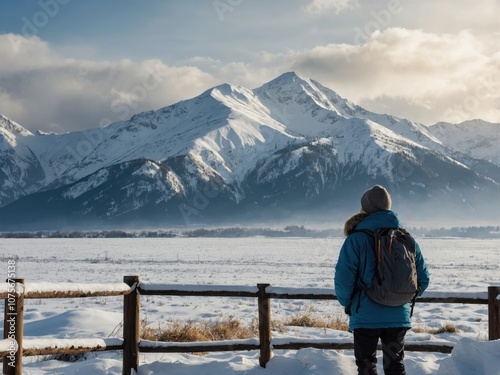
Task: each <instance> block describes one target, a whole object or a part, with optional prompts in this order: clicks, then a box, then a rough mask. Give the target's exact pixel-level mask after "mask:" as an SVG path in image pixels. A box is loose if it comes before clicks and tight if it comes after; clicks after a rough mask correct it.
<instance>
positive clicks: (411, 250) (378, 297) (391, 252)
mask: <svg viewBox="0 0 500 375" xmlns="http://www.w3.org/2000/svg"><path fill="white" fill-rule="evenodd" d="M355 232H363V233H366V234H368V235H369V236H371V237H372V238H373V240H374V246H373V249H374V251H375V258H376V262H377V266H376V268H375V276H374V277H373V280H372V283H371V285H370V286H369V287H368V288H364V290H365V292H366V295H367V296H368V297H370V298H371V299H372V300H373V301H375V302H377V303H380V304H381V305H386V306H402V305H404V304H406V303H409V302H411V313H412V314H413V307H414V305H415V300H416V298H417V295H418V292H419V291H420V287H419V285H418V281H417V268H416V264H415V240H414V239H413V237H412V236H411V235H410V234H409V233H408V232H407V231H406V230H404V229H402V228H381V229H377V230H375V231H370V230H367V229H361V230H356V231H355Z"/></svg>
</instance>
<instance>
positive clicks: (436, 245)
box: [0, 238, 500, 375]
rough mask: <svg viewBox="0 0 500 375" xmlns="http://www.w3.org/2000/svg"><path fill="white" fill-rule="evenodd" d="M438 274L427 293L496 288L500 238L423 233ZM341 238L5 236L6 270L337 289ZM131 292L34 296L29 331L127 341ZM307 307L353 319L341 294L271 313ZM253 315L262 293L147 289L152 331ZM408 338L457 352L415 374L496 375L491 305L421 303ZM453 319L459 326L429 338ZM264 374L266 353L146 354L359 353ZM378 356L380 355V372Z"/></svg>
mask: <svg viewBox="0 0 500 375" xmlns="http://www.w3.org/2000/svg"><path fill="white" fill-rule="evenodd" d="M418 241H419V243H420V246H421V249H422V253H423V254H424V257H425V258H426V261H427V265H428V267H429V271H430V273H431V285H430V287H429V291H434V292H437V291H439V292H442V291H445V292H457V293H462V292H480V293H484V292H486V291H487V287H488V285H490V284H499V283H500V272H499V271H500V240H475V239H424V238H422V239H419V240H418ZM342 242H343V239H341V238H331V239H305V238H298V239H293V238H243V239H214V238H186V239H183V238H167V239H148V238H140V239H0V256H2V262H3V263H4V265H5V267H4V268H5V270H4V273H5V277H4V278H6V275H7V264H8V261H9V260H15V261H16V274H17V277H24V278H25V279H26V282H52V283H61V282H74V283H119V282H121V281H122V280H123V276H126V275H138V276H140V277H141V280H142V281H144V282H149V283H162V284H200V285H203V284H214V285H231V286H255V285H256V284H257V283H270V284H271V285H273V286H279V287H293V288H296V287H301V288H333V270H334V265H335V262H336V259H337V257H338V252H339V249H340V246H341V244H342ZM122 308H123V297H96V298H82V299H54V300H48V299H40V300H36V299H29V300H26V301H25V328H24V333H25V337H30V338H35V337H42V336H43V337H47V338H91V337H92V338H97V337H101V338H102V337H121V331H120V330H119V325H120V322H121V320H122ZM304 312H305V313H309V314H312V315H317V316H319V317H338V318H340V319H345V320H347V317H346V316H345V315H343V312H342V309H341V308H340V306H339V304H338V302H336V301H301V300H295V301H293V300H272V301H271V313H272V317H273V319H276V318H278V319H279V318H283V317H285V316H290V315H297V314H301V313H304ZM230 315H232V316H235V317H236V318H238V319H240V320H243V321H248V322H250V321H251V320H252V319H254V318H256V317H257V306H256V299H252V298H220V297H173V296H143V297H142V307H141V317H142V318H145V319H147V322H148V324H149V325H150V326H152V327H157V326H158V325H161V324H165V323H166V322H168V321H172V320H183V321H184V320H188V319H209V320H210V319H212V320H216V319H219V318H223V317H227V316H230ZM413 322H414V329H417V330H418V331H419V332H415V331H413V330H412V331H409V332H408V334H407V341H408V342H410V341H411V342H415V341H429V342H452V343H456V347H455V349H454V352H453V353H452V354H451V355H449V354H439V353H422V352H409V351H407V352H406V358H405V363H406V365H407V372H408V374H409V375H422V374H441V375H447V374H450V375H451V374H458V375H471V374H485V375H486V374H488V375H499V374H500V341H495V342H485V341H486V340H487V338H488V308H487V305H461V304H425V303H417V305H416V307H415V313H414V316H413ZM447 324H451V325H453V326H455V327H456V328H457V329H458V332H457V333H453V334H452V333H444V334H435V335H434V334H431V333H428V332H426V331H429V330H430V329H433V328H439V327H442V326H444V325H447ZM273 335H274V336H273V337H290V336H293V337H300V338H302V339H304V338H321V339H325V338H351V334H349V333H348V332H341V331H334V330H329V329H326V330H325V329H312V328H298V327H287V329H286V332H285V333H278V332H273ZM274 354H275V356H274V358H272V359H271V361H270V362H269V363H268V365H267V368H266V369H263V368H261V367H260V366H259V363H258V352H227V353H212V354H207V355H204V356H198V355H189V354H141V358H140V368H139V374H196V375H208V374H221V375H225V374H250V375H253V374H261V375H265V374H269V375H275V374H289V375H306V374H308V375H309V374H318V375H319V374H331V375H337V374H342V375H344V374H354V373H356V370H355V365H354V359H353V353H352V351H349V350H346V351H335V350H318V349H302V350H299V351H276V352H275V353H274ZM121 363H122V354H121V352H106V353H90V354H88V355H87V356H86V359H85V360H81V361H79V362H62V361H55V360H51V359H50V358H48V357H44V358H41V357H37V358H25V362H24V371H23V373H25V374H37V375H38V374H76V373H79V374H121ZM381 363H382V360H381V358H380V357H379V364H380V368H379V372H380V373H383V371H382V369H381Z"/></svg>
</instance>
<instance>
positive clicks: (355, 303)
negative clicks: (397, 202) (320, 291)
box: [335, 211, 429, 331]
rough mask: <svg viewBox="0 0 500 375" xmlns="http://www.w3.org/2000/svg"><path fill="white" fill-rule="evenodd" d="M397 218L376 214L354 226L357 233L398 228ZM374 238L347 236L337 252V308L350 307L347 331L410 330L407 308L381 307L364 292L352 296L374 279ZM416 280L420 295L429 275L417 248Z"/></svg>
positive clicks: (387, 214)
mask: <svg viewBox="0 0 500 375" xmlns="http://www.w3.org/2000/svg"><path fill="white" fill-rule="evenodd" d="M399 227H400V223H399V219H398V216H397V215H396V214H395V213H394V212H392V211H377V212H375V213H373V214H371V215H369V216H367V217H365V218H364V219H363V220H361V221H360V222H359V223H358V224H357V225H356V229H357V230H359V229H368V230H375V229H377V228H399ZM373 246H374V243H373V238H372V237H371V236H369V235H368V234H366V233H362V232H357V233H353V234H351V235H349V236H348V237H347V238H346V240H345V241H344V244H343V245H342V248H341V249H340V254H339V259H338V261H337V265H336V267H335V293H336V295H337V298H338V300H339V302H340V304H341V305H342V306H344V307H346V306H349V305H350V306H351V315H350V320H349V330H350V331H353V330H355V329H356V328H396V327H404V328H411V317H410V310H411V307H410V304H409V303H407V304H406V305H403V306H384V305H381V304H378V303H376V302H374V301H372V300H371V299H370V298H369V297H368V296H367V295H366V294H365V292H364V291H363V290H361V291H360V292H358V293H356V295H354V296H353V292H354V288H355V287H357V289H358V290H359V289H363V288H364V287H369V286H370V284H371V282H372V279H373V276H374V275H375V267H376V259H375V252H374V250H373ZM416 266H417V279H418V283H419V285H420V287H421V291H420V295H421V294H422V293H423V292H424V291H425V289H426V288H427V286H428V285H429V272H428V271H427V267H426V265H425V261H424V259H423V257H422V253H421V252H420V248H419V246H418V244H416Z"/></svg>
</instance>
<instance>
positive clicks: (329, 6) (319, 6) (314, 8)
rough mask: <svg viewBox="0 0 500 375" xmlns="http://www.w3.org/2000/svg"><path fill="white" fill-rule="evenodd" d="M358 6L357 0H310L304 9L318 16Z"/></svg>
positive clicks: (337, 12) (338, 12)
mask: <svg viewBox="0 0 500 375" xmlns="http://www.w3.org/2000/svg"><path fill="white" fill-rule="evenodd" d="M358 6H359V3H358V0H310V1H309V4H307V5H306V6H305V7H304V9H305V10H306V11H307V12H308V13H310V14H312V15H314V16H319V15H323V14H325V13H331V12H334V13H335V14H340V13H341V12H343V11H345V10H348V9H354V8H357V7H358Z"/></svg>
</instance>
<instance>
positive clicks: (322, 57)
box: [289, 28, 500, 123]
mask: <svg viewBox="0 0 500 375" xmlns="http://www.w3.org/2000/svg"><path fill="white" fill-rule="evenodd" d="M493 45H494V44H492V43H491V41H489V40H481V39H478V38H476V37H475V36H474V35H473V34H472V33H471V32H469V31H463V32H460V33H458V34H455V35H452V34H442V35H435V34H430V33H424V32H422V31H420V30H406V29H401V28H392V29H387V30H385V31H382V32H380V31H376V32H375V33H373V34H372V35H371V37H370V39H369V40H368V41H367V42H366V43H365V44H363V45H361V46H354V45H345V44H344V45H339V44H331V45H326V46H319V47H315V48H313V49H311V50H308V51H303V52H301V53H296V54H294V55H293V56H289V60H290V61H292V62H293V66H294V69H295V70H297V71H299V72H302V73H303V74H304V75H306V76H311V77H313V78H316V79H317V80H319V81H320V82H322V83H323V84H325V85H327V86H329V87H331V88H333V89H334V90H337V91H338V92H339V93H340V94H341V95H343V96H345V97H347V98H349V99H351V100H353V101H355V102H357V103H358V104H360V105H364V106H366V107H368V108H369V109H372V110H374V111H378V112H388V113H391V114H395V115H399V116H401V117H407V118H410V119H412V120H416V121H420V122H424V123H432V122H437V121H441V120H453V121H458V120H466V119H472V118H483V119H486V120H490V121H495V122H500V108H498V103H499V102H500V54H499V53H498V52H497V51H496V50H495V49H494V48H493Z"/></svg>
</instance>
